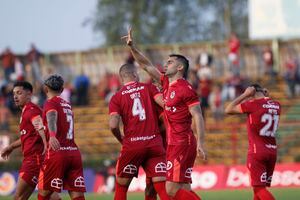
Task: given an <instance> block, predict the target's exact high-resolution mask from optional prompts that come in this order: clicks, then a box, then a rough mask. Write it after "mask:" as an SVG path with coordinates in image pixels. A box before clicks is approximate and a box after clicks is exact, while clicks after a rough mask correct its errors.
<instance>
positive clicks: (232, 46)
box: [228, 33, 240, 75]
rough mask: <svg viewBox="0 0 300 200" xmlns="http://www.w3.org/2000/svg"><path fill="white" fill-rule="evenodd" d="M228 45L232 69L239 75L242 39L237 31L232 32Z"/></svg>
mask: <svg viewBox="0 0 300 200" xmlns="http://www.w3.org/2000/svg"><path fill="white" fill-rule="evenodd" d="M228 45H229V54H228V60H229V65H230V71H231V72H232V73H233V74H234V75H239V74H240V65H239V62H240V61H239V60H240V59H239V54H240V40H239V38H238V37H237V35H236V34H235V33H231V34H230V38H229V40H228Z"/></svg>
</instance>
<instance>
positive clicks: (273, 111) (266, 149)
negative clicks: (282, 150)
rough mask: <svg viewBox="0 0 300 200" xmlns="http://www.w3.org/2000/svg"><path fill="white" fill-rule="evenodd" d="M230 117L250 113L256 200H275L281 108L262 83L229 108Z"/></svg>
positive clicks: (250, 166) (250, 156) (251, 167)
mask: <svg viewBox="0 0 300 200" xmlns="http://www.w3.org/2000/svg"><path fill="white" fill-rule="evenodd" d="M225 112H226V113H227V114H247V116H248V119H247V130H248V140H249V146H248V156H247V167H248V169H249V171H250V177H251V185H252V187H253V192H254V200H274V199H275V198H274V197H273V195H272V194H271V193H270V192H269V191H268V190H267V189H266V187H270V185H271V181H272V175H273V171H274V167H275V163H276V158H277V145H276V139H275V135H276V131H277V128H278V123H279V116H280V112H281V106H280V104H279V102H277V101H274V100H272V99H271V98H269V97H268V95H267V90H265V89H263V88H262V87H261V86H260V85H258V84H253V85H251V86H250V87H248V88H247V89H246V90H245V91H244V93H243V94H241V95H240V96H239V97H237V98H236V99H234V100H233V101H232V102H231V103H230V104H229V105H228V106H227V107H226V109H225Z"/></svg>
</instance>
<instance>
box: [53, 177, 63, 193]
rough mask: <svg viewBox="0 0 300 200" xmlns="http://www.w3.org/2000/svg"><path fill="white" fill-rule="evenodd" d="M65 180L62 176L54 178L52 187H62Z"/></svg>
mask: <svg viewBox="0 0 300 200" xmlns="http://www.w3.org/2000/svg"><path fill="white" fill-rule="evenodd" d="M62 184H63V181H62V180H61V179H60V178H54V179H52V181H51V187H53V188H57V189H59V190H60V189H61V187H62Z"/></svg>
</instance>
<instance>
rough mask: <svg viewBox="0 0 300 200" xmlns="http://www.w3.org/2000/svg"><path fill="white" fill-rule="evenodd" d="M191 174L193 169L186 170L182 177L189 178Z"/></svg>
mask: <svg viewBox="0 0 300 200" xmlns="http://www.w3.org/2000/svg"><path fill="white" fill-rule="evenodd" d="M192 172H193V168H187V170H186V171H185V174H184V177H185V178H191V176H192Z"/></svg>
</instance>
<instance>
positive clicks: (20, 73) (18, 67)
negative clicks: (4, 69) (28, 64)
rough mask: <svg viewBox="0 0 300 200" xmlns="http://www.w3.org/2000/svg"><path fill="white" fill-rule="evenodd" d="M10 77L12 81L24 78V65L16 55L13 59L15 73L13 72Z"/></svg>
mask: <svg viewBox="0 0 300 200" xmlns="http://www.w3.org/2000/svg"><path fill="white" fill-rule="evenodd" d="M12 79H13V80H14V81H23V80H24V79H25V73H24V66H23V64H22V62H21V60H20V59H19V58H18V57H16V59H15V73H13V78H12Z"/></svg>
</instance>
